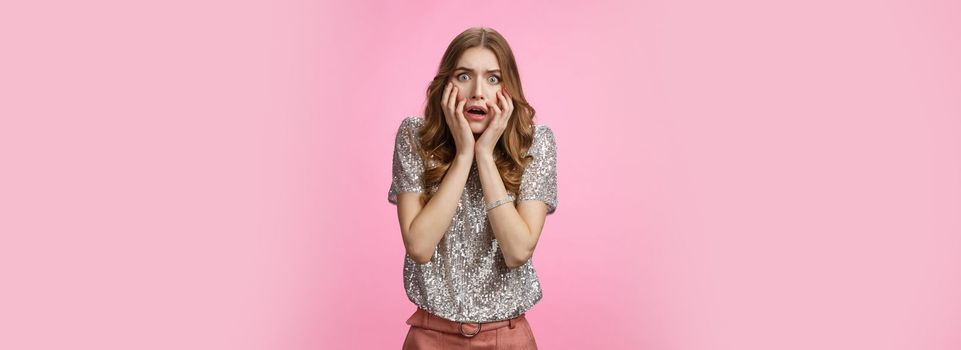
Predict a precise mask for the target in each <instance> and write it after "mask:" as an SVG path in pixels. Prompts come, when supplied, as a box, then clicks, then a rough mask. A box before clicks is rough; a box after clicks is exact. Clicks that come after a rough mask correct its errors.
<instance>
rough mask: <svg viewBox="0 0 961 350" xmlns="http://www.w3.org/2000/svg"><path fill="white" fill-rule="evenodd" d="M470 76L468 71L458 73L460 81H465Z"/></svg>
mask: <svg viewBox="0 0 961 350" xmlns="http://www.w3.org/2000/svg"><path fill="white" fill-rule="evenodd" d="M461 78H464V79H461ZM469 78H470V76H468V75H467V73H461V74H458V75H457V80H460V81H464V80H467V79H469Z"/></svg>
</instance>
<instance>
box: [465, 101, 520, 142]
mask: <svg viewBox="0 0 961 350" xmlns="http://www.w3.org/2000/svg"><path fill="white" fill-rule="evenodd" d="M487 110H488V111H493V112H494V117H493V119H492V120H491V121H490V124H488V125H487V129H486V130H484V133H483V134H481V136H480V137H479V138H478V139H477V142H475V143H474V153H475V155H476V156H482V155H493V154H494V146H496V145H497V141H498V140H500V138H501V135H503V134H504V130H505V129H507V122H508V120H510V118H511V114H513V113H514V101H512V100H511V97H510V94H508V93H507V92H505V91H504V90H501V91H498V92H497V101H495V103H491V102H487Z"/></svg>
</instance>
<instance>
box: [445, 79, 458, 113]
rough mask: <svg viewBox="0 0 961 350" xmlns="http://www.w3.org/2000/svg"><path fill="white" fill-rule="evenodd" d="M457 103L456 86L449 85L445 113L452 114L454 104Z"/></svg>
mask: <svg viewBox="0 0 961 350" xmlns="http://www.w3.org/2000/svg"><path fill="white" fill-rule="evenodd" d="M456 105H457V87H456V86H454V87H451V89H450V91H449V92H448V96H447V114H452V113H453V112H454V106H456Z"/></svg>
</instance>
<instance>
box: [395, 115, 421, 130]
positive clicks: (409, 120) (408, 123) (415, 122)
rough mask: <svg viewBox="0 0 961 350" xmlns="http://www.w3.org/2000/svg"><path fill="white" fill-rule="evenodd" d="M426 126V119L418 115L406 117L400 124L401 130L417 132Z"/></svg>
mask: <svg viewBox="0 0 961 350" xmlns="http://www.w3.org/2000/svg"><path fill="white" fill-rule="evenodd" d="M421 125H424V118H421V117H418V116H416V115H410V116H407V117H404V120H402V121H401V122H400V128H399V130H417V129H419V128H420V127H421Z"/></svg>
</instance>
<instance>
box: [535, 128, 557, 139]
mask: <svg viewBox="0 0 961 350" xmlns="http://www.w3.org/2000/svg"><path fill="white" fill-rule="evenodd" d="M537 139H541V140H550V141H554V130H551V127H550V126H548V125H547V124H534V140H537Z"/></svg>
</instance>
